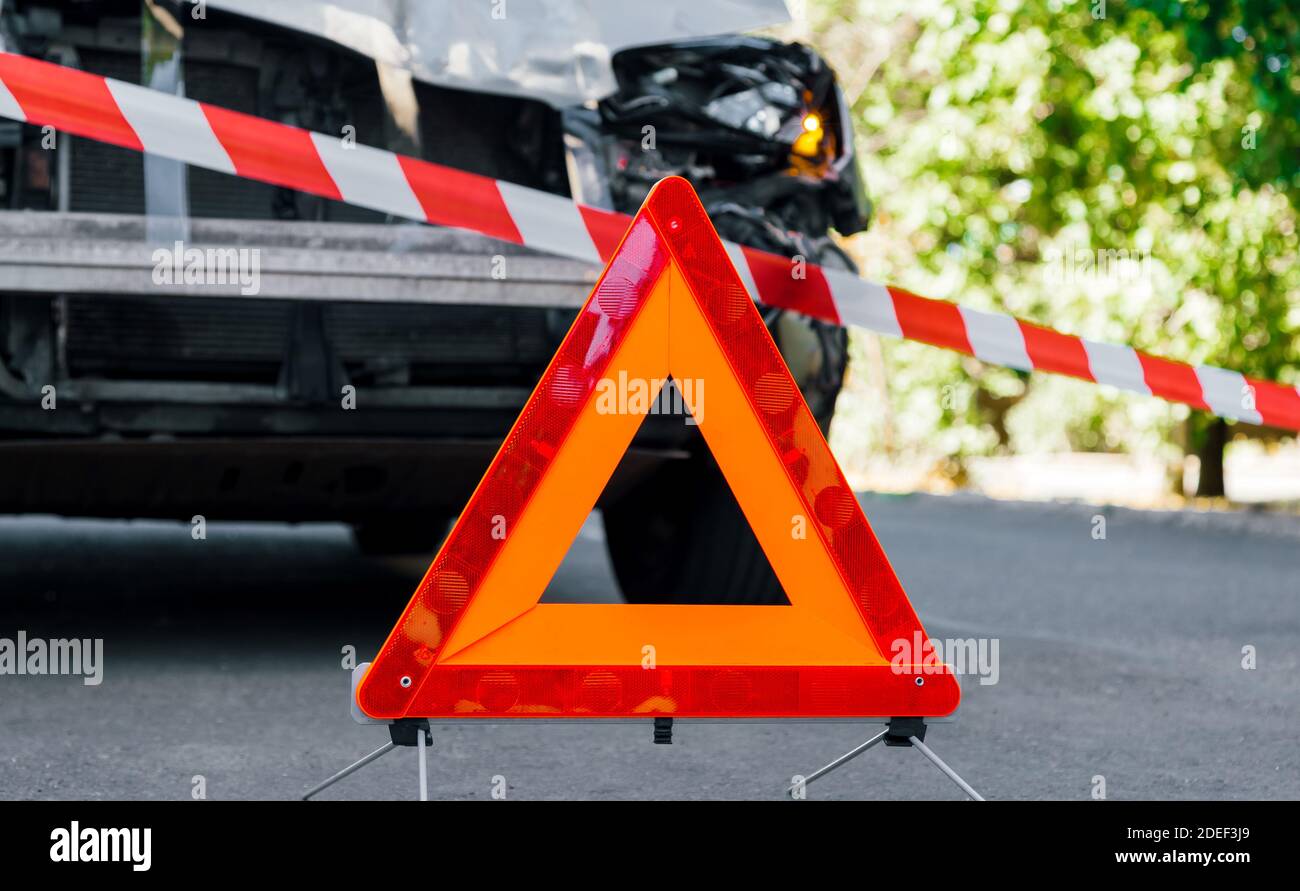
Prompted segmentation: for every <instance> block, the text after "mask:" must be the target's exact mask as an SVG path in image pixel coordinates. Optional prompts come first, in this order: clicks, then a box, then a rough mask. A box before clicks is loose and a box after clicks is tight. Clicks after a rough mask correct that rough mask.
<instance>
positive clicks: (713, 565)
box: [602, 449, 789, 604]
mask: <svg viewBox="0 0 1300 891" xmlns="http://www.w3.org/2000/svg"><path fill="white" fill-rule="evenodd" d="M602 516H603V519H604V522H605V541H606V546H607V548H608V550H609V557H610V562H611V564H612V565H613V568H614V575H615V577H616V578H617V579H618V583H619V587H620V588H621V589H622V591H623V597H624V599H625V600H627V602H628V603H693V604H701V603H718V604H738V603H749V604H783V603H788V602H789V601H788V600H787V599H786V596H785V591H784V589H782V587H781V583H780V581H778V580H777V577H776V574H775V573H774V572H773V571H772V566H771V564H770V563H769V562H768V560H767V556H766V555H765V554H764V553H763V549H762V547H761V546H760V545H759V543H758V539H756V538H755V537H754V533H753V531H752V530H751V529H750V528H749V523H748V521H746V519H745V516H744V513H743V512H742V511H741V509H740V505H739V504H737V503H736V498H735V496H734V495H733V494H732V493H731V489H730V487H728V485H727V482H726V480H725V479H724V478H723V476H722V472H721V471H720V470H719V469H718V465H717V463H716V462H715V461H714V460H713V456H712V455H711V454H710V453H709V452H708V450H707V449H702V450H700V451H698V452H696V453H695V454H694V455H692V456H691V457H690V458H687V459H679V460H675V461H670V462H669V463H667V464H665V465H664V466H663V467H662V468H660V469H659V470H658V471H656V472H655V473H653V474H651V475H650V476H649V477H648V478H647V479H645V480H643V481H642V482H641V483H639V484H638V485H637V486H635V487H634V488H633V489H631V490H630V491H628V492H626V493H624V494H623V496H622V497H621V498H619V499H618V501H616V502H614V503H612V504H609V505H607V506H605V507H604V508H603V509H602Z"/></svg>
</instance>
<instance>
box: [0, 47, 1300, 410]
mask: <svg viewBox="0 0 1300 891" xmlns="http://www.w3.org/2000/svg"><path fill="white" fill-rule="evenodd" d="M0 116H3V117H8V118H14V119H16V120H19V121H28V122H31V123H34V124H41V125H50V126H53V127H54V128H55V129H57V130H62V131H65V132H68V133H73V134H76V135H78V136H85V137H89V138H91V139H97V140H101V141H103V142H109V143H113V144H114V145H120V146H124V147H126V148H131V149H135V150H136V151H142V152H149V153H151V154H156V155H161V156H163V157H167V158H174V159H176V160H179V161H184V162H185V163H187V164H193V165H195V166H198V167H205V168H208V169H211V170H218V171H221V172H224V173H230V174H234V175H236V176H242V177H247V178H249V179H256V180H261V181H263V182H268V183H272V184H275V185H279V186H286V187H288V188H292V189H297V190H299V191H302V192H309V193H311V194H313V195H320V196H322V197H326V198H332V199H335V200H338V201H345V202H347V203H349V204H355V205H359V206H361V207H368V208H371V209H373V210H377V211H381V212H383V213H388V214H393V215H395V216H400V217H405V218H408V219H413V220H422V221H426V222H429V223H434V224H437V225H440V226H452V227H456V228H460V229H467V230H471V231H474V232H479V233H482V234H484V235H489V236H491V237H493V238H499V239H502V240H504V241H509V242H513V243H515V244H522V245H525V246H527V247H530V248H535V249H537V250H540V251H545V252H548V253H553V254H559V255H561V256H566V257H572V258H574V259H578V260H585V261H588V262H591V263H602V262H604V261H605V260H607V259H608V258H609V257H610V256H611V255H612V254H613V252H614V249H615V248H616V247H617V246H618V243H619V240H620V239H621V238H622V236H623V232H624V231H625V230H626V229H627V225H628V223H629V221H630V218H629V217H627V216H625V215H623V214H618V213H612V212H610V211H606V210H600V209H598V208H594V207H587V206H585V205H582V204H576V203H574V202H572V201H570V200H568V199H566V198H562V197H560V196H557V195H552V194H549V193H547V192H541V191H537V190H535V189H527V188H524V187H522V186H518V185H515V184H513V183H508V182H503V181H501V180H495V179H491V178H490V177H485V176H479V175H477V174H472V173H466V172H465V171H462V170H456V169H454V168H451V167H444V166H442V165H440V164H433V163H430V162H428V161H421V160H419V159H417V158H410V157H407V156H404V155H398V154H394V153H393V152H388V151H383V150H381V149H376V148H372V147H369V146H365V145H360V144H356V145H345V144H344V142H343V141H342V140H341V139H339V138H338V137H334V136H326V135H322V134H320V133H313V132H310V131H308V130H303V129H300V128H297V127H290V126H287V125H285V124H278V123H275V122H273V121H268V120H265V119H263V118H258V117H254V116H252V115H246V114H241V113H239V112H234V111H230V110H228V109H224V108H220V107H218V106H214V105H208V104H206V103H200V102H195V101H193V100H191V99H184V98H181V97H177V96H171V95H168V94H165V93H161V92H158V91H155V90H150V89H146V88H143V87H139V86H136V85H134V84H129V83H125V82H123V81H118V80H113V79H112V78H105V77H99V76H98V75H93V74H88V73H86V72H83V71H78V70H76V69H72V68H67V67H64V66H62V65H55V64H52V63H49V62H43V61H39V60H36V59H30V58H27V57H24V56H19V55H14V54H12V53H0ZM727 249H728V251H729V252H730V254H731V259H732V262H733V263H735V265H736V268H737V270H738V271H739V273H740V276H741V279H742V280H743V281H744V282H745V285H746V286H747V287H748V288H749V290H750V293H751V294H752V295H753V296H754V297H755V298H756V299H758V300H760V301H761V302H763V303H766V304H768V305H770V306H776V307H781V308H785V309H791V310H795V311H798V312H802V313H805V314H807V315H811V316H815V317H817V318H821V319H825V320H827V321H830V322H835V323H838V324H845V325H856V326H860V327H863V328H868V329H871V330H872V331H877V332H880V333H882V334H891V335H894V336H896V337H905V338H908V339H910V340H917V341H921V342H923V343H928V344H933V345H935V346H940V347H945V348H947V349H952V350H957V351H958V352H962V353H966V354H967V355H971V356H975V357H976V358H978V359H980V360H982V361H985V362H989V363H992V364H996V365H1002V366H1007V367H1010V368H1017V369H1021V370H1024V371H1048V372H1053V373H1056V374H1065V375H1069V376H1071V377H1077V378H1082V379H1083V380H1089V381H1095V382H1097V383H1100V384H1109V385H1111V386H1114V387H1118V388H1120V389H1123V390H1131V391H1134V392H1138V393H1144V394H1147V395H1151V396H1158V397H1160V398H1162V399H1166V400H1169V401H1171V402H1182V403H1186V404H1187V405H1191V406H1193V407H1195V408H1198V409H1202V410H1204V411H1209V412H1213V413H1214V414H1216V415H1219V416H1221V417H1225V418H1233V419H1237V420H1242V421H1249V422H1251V423H1255V424H1268V425H1271V426H1275V427H1281V428H1285V429H1289V430H1300V388H1296V387H1287V386H1282V385H1280V384H1275V383H1271V382H1269V381H1262V380H1256V379H1254V378H1248V377H1245V376H1244V375H1242V374H1239V373H1238V372H1235V371H1228V370H1226V369H1223V368H1214V367H1212V366H1208V365H1187V364H1184V363H1181V362H1174V361H1171V360H1169V359H1161V358H1158V357H1156V356H1152V355H1149V354H1147V353H1143V352H1140V351H1138V350H1135V349H1133V348H1131V347H1126V346H1115V345H1112V344H1106V343H1098V342H1096V341H1092V340H1086V339H1084V338H1081V337H1076V336H1074V335H1069V334H1061V333H1060V332H1057V331H1053V330H1051V329H1050V328H1044V327H1042V326H1039V325H1034V324H1031V323H1029V322H1024V321H1021V320H1019V319H1016V318H1014V317H1012V316H1007V315H1001V314H997V313H987V312H980V311H978V310H972V309H967V308H965V307H962V306H958V305H956V304H953V303H949V302H947V301H944V300H934V299H931V298H928V297H920V296H918V295H916V294H913V293H911V292H909V291H905V290H903V289H902V288H896V287H892V286H888V285H880V284H876V283H874V282H869V281H866V280H864V279H861V278H859V277H857V276H856V275H853V274H852V273H848V272H844V271H842V270H835V269H829V268H821V267H817V266H807V267H806V275H805V277H803V278H796V277H794V276H792V275H791V265H790V260H789V259H788V258H786V257H781V256H779V255H776V254H771V253H767V252H765V251H759V250H755V249H753V248H749V247H743V246H740V245H736V244H728V245H727Z"/></svg>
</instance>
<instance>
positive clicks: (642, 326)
mask: <svg viewBox="0 0 1300 891" xmlns="http://www.w3.org/2000/svg"><path fill="white" fill-rule="evenodd" d="M670 377H671V378H672V380H673V381H674V382H676V384H677V388H678V391H679V392H680V394H681V398H682V400H683V402H684V403H685V406H686V408H688V409H689V410H690V412H691V414H692V415H693V416H694V418H695V420H696V422H697V423H698V425H699V429H700V432H701V433H702V434H703V436H704V440H705V442H706V443H707V444H708V446H709V448H710V449H711V450H712V452H713V454H714V457H715V458H716V459H717V463H718V466H719V467H720V468H721V469H722V472H723V475H724V476H725V477H726V479H727V483H728V484H729V485H730V486H731V489H732V491H733V493H734V494H735V496H736V500H737V501H738V502H739V504H740V507H741V509H742V510H743V511H744V514H745V517H746V519H747V520H748V521H749V524H750V526H751V527H752V528H753V530H754V534H755V536H756V537H757V539H758V542H759V544H760V545H761V546H762V548H763V551H764V553H765V554H766V555H767V558H768V560H769V561H770V562H771V564H772V569H773V570H774V571H775V573H776V576H777V578H778V579H779V580H780V581H781V584H782V586H783V587H784V588H785V591H786V596H787V597H788V598H789V601H790V603H789V605H788V606H684V605H682V606H678V605H660V604H654V605H645V604H639V605H621V604H594V603H571V604H558V603H557V604H551V603H539V602H538V601H539V600H540V599H541V596H542V593H543V592H544V590H545V589H546V585H547V583H548V582H549V581H550V579H551V577H552V576H553V575H554V573H555V571H556V569H557V568H558V567H559V565H560V562H561V561H562V560H563V559H564V555H565V553H567V551H568V549H569V547H570V545H571V544H572V543H573V540H574V538H575V537H576V536H577V534H578V530H579V528H580V527H581V526H582V524H583V522H584V520H585V519H586V517H587V515H588V514H589V513H590V512H591V509H592V507H593V506H594V505H595V503H596V499H597V498H598V497H599V496H600V493H601V491H602V490H603V489H604V487H605V484H606V482H607V481H608V480H609V477H610V475H611V474H612V473H613V472H614V468H615V466H616V465H617V464H618V462H619V460H620V459H621V458H622V456H623V453H624V452H625V451H626V449H627V447H628V445H629V444H630V443H631V441H632V438H633V436H634V435H635V434H636V432H637V429H638V428H639V427H640V426H641V422H642V421H643V420H644V418H645V415H646V414H647V413H648V412H649V411H650V410H651V408H652V406H653V405H654V402H655V397H656V396H657V395H658V390H659V389H660V388H662V387H663V386H664V383H663V382H664V381H665V380H667V379H668V378H670ZM629 382H633V385H632V386H629ZM959 696H960V692H959V689H958V685H957V681H956V678H955V677H954V676H953V674H952V672H951V669H950V668H949V667H948V666H946V665H943V664H941V663H939V662H938V661H937V660H936V659H935V657H934V652H933V649H932V648H931V647H930V645H929V642H928V638H927V636H926V634H925V630H924V629H923V628H922V627H921V623H920V621H919V620H918V619H917V617H916V613H915V612H914V611H913V610H912V606H911V604H910V603H909V602H908V600H907V595H906V594H904V592H903V589H902V586H901V585H900V584H899V582H898V578H897V576H896V575H895V574H894V571H893V569H892V568H891V567H890V565H889V561H888V559H887V558H886V557H885V554H884V551H883V550H882V549H881V547H880V544H879V542H878V541H877V540H876V537H875V535H874V533H873V532H872V531H871V527H870V526H869V525H868V524H867V520H866V517H865V516H863V513H862V509H861V507H860V506H859V505H858V501H857V499H856V497H855V496H854V494H853V491H852V489H850V488H849V485H848V483H847V482H846V481H845V479H844V474H843V473H842V472H841V470H840V468H839V465H838V464H837V463H836V461H835V459H834V457H833V456H832V455H831V452H830V449H829V448H828V447H827V445H826V441H825V439H824V438H823V437H822V433H821V430H820V429H819V428H818V426H817V423H816V421H815V420H814V419H813V416H812V413H811V412H810V411H809V410H808V406H807V405H806V404H805V403H804V400H803V396H802V394H801V393H800V392H799V389H798V387H797V386H796V385H795V383H794V380H793V379H792V378H791V377H790V373H789V371H788V370H787V369H786V366H785V363H784V361H783V360H782V358H781V354H780V352H779V351H778V350H777V347H776V344H775V343H773V341H772V338H771V337H770V335H769V334H768V332H767V328H766V326H765V325H764V324H763V320H762V318H761V317H760V316H759V314H758V311H757V309H756V308H755V306H754V304H753V302H752V301H751V300H750V298H749V295H748V293H747V292H746V290H745V287H744V285H743V284H742V283H741V281H740V278H739V277H738V276H737V274H736V270H735V267H734V266H733V265H732V263H731V260H730V259H729V257H728V256H727V252H726V249H725V248H724V246H723V244H722V242H721V241H720V240H719V238H718V235H717V233H716V232H715V231H714V229H713V226H712V224H711V223H710V222H709V219H708V216H707V215H706V214H705V212H704V208H703V207H702V206H701V205H700V203H699V200H698V199H697V198H696V196H695V192H694V191H693V190H692V188H691V186H690V184H689V183H687V182H686V181H685V180H683V179H680V178H677V177H673V178H669V179H665V180H663V181H662V182H660V183H659V184H658V185H657V186H655V188H654V189H653V190H652V191H651V193H650V195H649V197H647V198H646V202H645V204H644V206H643V207H642V208H641V210H640V211H639V212H638V213H637V215H636V217H635V218H634V219H633V221H632V225H631V226H630V227H629V229H628V231H627V234H626V235H625V236H624V238H623V242H622V244H621V245H620V246H619V248H618V250H617V251H616V252H615V253H614V256H613V257H612V258H611V259H610V261H609V264H608V265H607V266H606V268H605V272H604V274H603V275H602V276H601V278H600V281H599V282H598V283H597V284H596V287H595V288H594V289H593V291H592V293H591V296H590V297H589V298H588V299H587V302H586V304H585V305H584V306H583V308H582V310H581V311H580V312H579V313H578V317H577V319H576V320H575V321H574V323H573V327H572V328H571V329H570V330H569V333H568V335H567V336H566V337H565V340H564V342H563V344H561V345H560V348H559V351H558V352H557V353H556V354H555V358H554V359H552V360H551V364H550V365H549V366H548V367H547V369H546V371H545V373H544V374H543V375H542V378H541V380H540V381H539V382H538V384H537V388H536V390H534V392H533V394H532V396H531V398H529V400H528V403H527V404H526V405H525V406H524V409H523V411H522V413H521V414H520V415H519V419H518V420H517V421H516V422H515V425H514V427H513V428H511V430H510V433H509V434H508V435H507V436H506V439H505V442H504V443H503V444H502V446H501V449H500V451H499V452H498V453H497V455H496V457H495V458H494V459H493V461H492V464H491V466H490V467H489V468H488V470H487V473H486V474H485V475H484V477H483V479H482V481H481V482H480V483H479V485H478V488H477V489H476V490H475V491H474V494H473V496H472V497H471V498H470V501H469V504H468V505H467V506H466V508H465V510H464V512H463V513H462V514H461V517H460V519H459V520H458V521H457V523H456V525H455V527H454V528H453V529H452V532H451V534H450V535H449V536H448V538H447V541H446V542H445V543H444V544H443V546H442V549H441V550H440V551H439V553H438V555H437V557H435V558H434V561H433V564H432V565H431V566H430V567H429V571H428V573H427V574H426V575H425V577H424V580H423V581H422V582H421V583H420V586H419V588H418V589H417V590H416V592H415V595H414V596H413V597H412V598H411V602H410V603H409V604H408V605H407V607H406V611H405V612H404V613H403V614H402V617H401V619H400V620H399V621H398V623H397V625H396V627H394V628H393V631H392V633H391V634H390V635H389V636H388V640H387V641H386V642H385V643H384V646H383V648H382V650H381V651H380V653H379V655H378V656H377V657H376V658H375V660H374V663H373V664H372V665H371V667H370V670H369V671H368V672H367V674H366V676H365V678H364V679H363V680H362V682H361V684H360V686H359V687H358V689H357V700H358V703H359V704H360V706H361V708H362V710H363V711H365V712H366V713H367V714H368V715H370V716H371V717H374V718H386V719H391V718H403V717H423V718H444V719H472V718H516V717H517V718H524V717H550V718H557V717H568V718H602V717H603V718H627V717H648V716H675V717H689V718H864V717H903V716H923V717H937V716H942V715H947V714H950V713H951V712H952V711H953V710H954V709H956V707H957V702H958V699H959Z"/></svg>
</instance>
